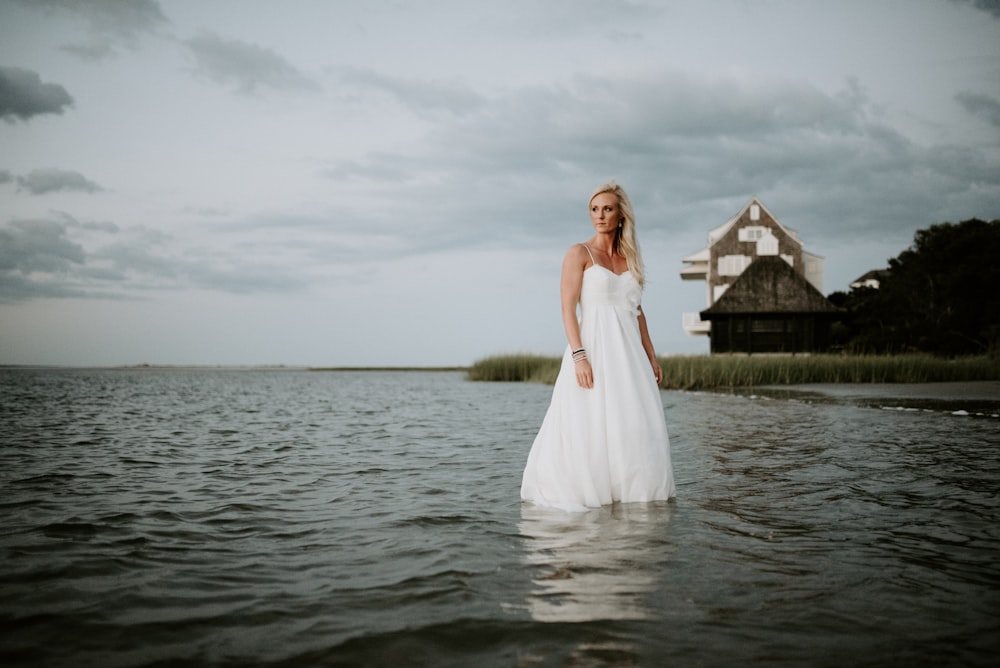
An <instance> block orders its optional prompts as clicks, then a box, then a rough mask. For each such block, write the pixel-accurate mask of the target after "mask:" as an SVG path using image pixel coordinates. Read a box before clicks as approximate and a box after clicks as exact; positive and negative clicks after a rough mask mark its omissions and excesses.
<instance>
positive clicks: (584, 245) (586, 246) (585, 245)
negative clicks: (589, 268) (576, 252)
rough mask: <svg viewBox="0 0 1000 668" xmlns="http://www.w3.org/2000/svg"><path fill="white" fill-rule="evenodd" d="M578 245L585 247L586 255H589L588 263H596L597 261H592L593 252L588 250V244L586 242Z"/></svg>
mask: <svg viewBox="0 0 1000 668" xmlns="http://www.w3.org/2000/svg"><path fill="white" fill-rule="evenodd" d="M580 245H581V246H583V247H584V248H586V249H587V255H589V256H590V264H597V262H595V261H594V254H593V253H591V252H590V246H588V245H587V244H580Z"/></svg>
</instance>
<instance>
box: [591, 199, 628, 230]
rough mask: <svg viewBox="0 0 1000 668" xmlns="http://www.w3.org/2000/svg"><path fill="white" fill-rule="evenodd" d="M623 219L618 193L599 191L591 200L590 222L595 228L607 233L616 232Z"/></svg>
mask: <svg viewBox="0 0 1000 668" xmlns="http://www.w3.org/2000/svg"><path fill="white" fill-rule="evenodd" d="M621 220H622V213H621V210H620V209H619V208H618V195H615V194H614V193H598V194H597V195H595V196H594V199H592V200H590V222H591V223H593V225H594V229H595V230H597V231H598V232H603V233H605V234H607V233H611V232H614V231H615V230H616V229H617V228H618V223H620V222H621Z"/></svg>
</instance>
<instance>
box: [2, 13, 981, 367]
mask: <svg viewBox="0 0 1000 668" xmlns="http://www.w3.org/2000/svg"><path fill="white" fill-rule="evenodd" d="M611 179H614V180H616V181H617V182H619V183H620V184H622V185H623V186H624V187H625V189H626V190H627V191H628V193H629V195H630V197H631V199H632V201H633V205H634V208H635V212H636V220H637V235H638V239H639V243H640V246H641V249H642V253H643V259H644V261H645V265H646V272H647V283H646V289H645V293H644V297H643V309H644V311H645V312H646V314H647V319H648V322H649V328H650V332H651V335H652V340H653V343H654V345H655V347H656V351H657V353H658V354H661V355H672V354H700V353H707V352H708V340H707V338H705V337H693V336H689V335H687V334H685V333H684V331H683V329H682V326H681V321H682V313H683V312H685V311H689V312H690V311H699V310H701V309H703V308H705V306H706V290H705V286H704V283H703V282H700V283H699V282H690V281H682V280H681V279H680V274H679V272H680V270H681V269H682V267H683V266H684V265H683V263H682V262H681V258H682V257H684V256H686V255H689V254H691V253H693V252H695V251H698V250H700V249H702V248H704V247H705V246H706V244H707V233H708V231H709V230H710V229H712V228H714V227H717V226H719V225H721V224H723V223H725V222H726V221H727V220H728V219H729V218H731V217H732V216H734V215H735V214H736V213H738V212H739V211H740V210H741V209H742V208H743V207H744V206H745V205H746V204H747V202H748V201H749V200H750V199H751V198H752V197H758V198H760V200H761V201H762V202H763V203H764V205H765V206H766V207H767V208H768V210H769V211H770V212H771V213H773V214H774V215H775V217H776V218H777V219H778V220H779V221H780V222H781V223H782V224H783V225H785V226H787V227H791V228H794V229H795V230H796V231H797V232H798V234H799V237H800V238H801V240H802V241H803V243H804V248H805V250H807V251H809V252H811V253H814V254H816V255H820V256H822V257H823V258H825V274H824V282H823V291H824V293H826V294H829V293H831V292H833V291H836V290H847V289H849V288H848V285H849V283H850V282H851V281H852V280H853V279H855V278H857V277H859V276H861V275H862V274H864V273H865V272H867V271H868V270H870V269H876V268H880V267H884V266H886V264H887V260H888V259H889V258H892V257H895V256H897V255H898V254H899V253H900V252H902V251H903V250H905V249H906V248H907V247H908V246H910V244H911V243H912V242H913V236H914V233H915V232H916V231H917V230H920V229H926V228H927V227H929V226H930V225H933V224H937V223H942V222H959V221H962V220H967V219H970V218H981V219H984V220H992V219H996V218H1000V1H998V0H839V1H838V2H829V0H824V1H814V0H711V1H705V0H676V1H667V0H663V1H656V0H649V1H642V0H600V1H599V2H598V1H597V0H533V1H532V0H502V1H499V0H484V1H477V2H466V1H464V0H440V1H433V0H427V1H412V2H407V1H404V0H337V1H335V2H334V1H329V2H328V1H325V0H288V1H287V2H281V3H276V2H265V1H261V0H131V1H129V0H0V364H27V365H33V364H40V365H72V366H92V365H97V366H109V365H110V366H115V365H132V364H154V365H157V364H164V365H187V364H191V365H289V366H300V365H304V366H451V365H456V366H460V365H466V364H470V363H472V362H474V361H476V360H477V359H480V358H483V357H486V356H490V355H498V354H513V353H539V354H546V355H557V354H560V353H561V352H562V350H563V348H564V347H565V345H566V342H565V335H564V333H563V330H562V323H561V319H560V315H559V271H560V265H561V262H562V258H563V256H564V255H565V253H566V250H567V249H568V248H569V247H570V246H571V245H572V244H574V243H577V242H581V241H585V240H586V239H588V238H589V237H590V236H591V235H592V233H593V230H592V228H591V226H590V220H589V217H588V215H587V203H588V198H589V196H590V193H591V191H593V189H594V188H596V187H597V186H599V185H601V184H602V183H605V182H606V181H609V180H611Z"/></svg>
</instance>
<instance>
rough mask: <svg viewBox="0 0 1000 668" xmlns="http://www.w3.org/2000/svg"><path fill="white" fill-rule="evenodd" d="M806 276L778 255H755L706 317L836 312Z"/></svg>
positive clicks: (706, 318)
mask: <svg viewBox="0 0 1000 668" xmlns="http://www.w3.org/2000/svg"><path fill="white" fill-rule="evenodd" d="M841 310H842V309H839V308H837V307H836V306H834V305H833V304H832V303H830V300H829V299H827V298H826V297H824V296H823V293H821V292H820V291H819V290H817V289H816V288H815V287H814V286H813V284H812V283H810V282H809V281H808V280H806V277H805V276H803V275H802V274H800V273H799V272H797V271H795V270H794V269H792V267H791V265H789V264H788V263H787V262H785V261H784V260H783V259H781V258H780V257H778V256H776V255H765V256H762V257H758V258H756V259H755V260H754V261H753V262H751V263H750V266H748V267H747V268H746V269H744V270H743V273H742V274H740V275H739V276H738V277H737V279H736V280H735V281H734V282H733V284H732V285H731V286H729V289H727V290H726V291H725V292H723V293H722V296H721V297H719V298H718V299H717V300H715V303H714V304H713V305H712V306H711V307H710V308H708V309H705V310H704V311H702V312H701V318H702V320H708V319H710V318H708V317H706V316H712V315H723V314H737V313H837V312H839V311H841Z"/></svg>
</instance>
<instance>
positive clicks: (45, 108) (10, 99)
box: [0, 66, 73, 122]
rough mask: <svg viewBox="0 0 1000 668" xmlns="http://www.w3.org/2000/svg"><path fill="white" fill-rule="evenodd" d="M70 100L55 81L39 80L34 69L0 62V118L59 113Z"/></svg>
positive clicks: (10, 118) (9, 118)
mask: <svg viewBox="0 0 1000 668" xmlns="http://www.w3.org/2000/svg"><path fill="white" fill-rule="evenodd" d="M71 104H73V98H72V97H70V95H69V93H67V92H66V89H65V88H63V87H62V86H60V85H59V84H53V83H43V82H42V78H41V77H40V76H39V75H38V73H37V72H33V71H31V70H25V69H21V68H19V67H3V66H0V118H3V119H4V120H6V121H8V122H13V121H14V120H15V119H21V120H23V121H26V120H28V119H29V118H31V117H33V116H39V115H41V114H61V113H62V112H63V110H64V109H65V108H66V107H68V106H70V105H71Z"/></svg>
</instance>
